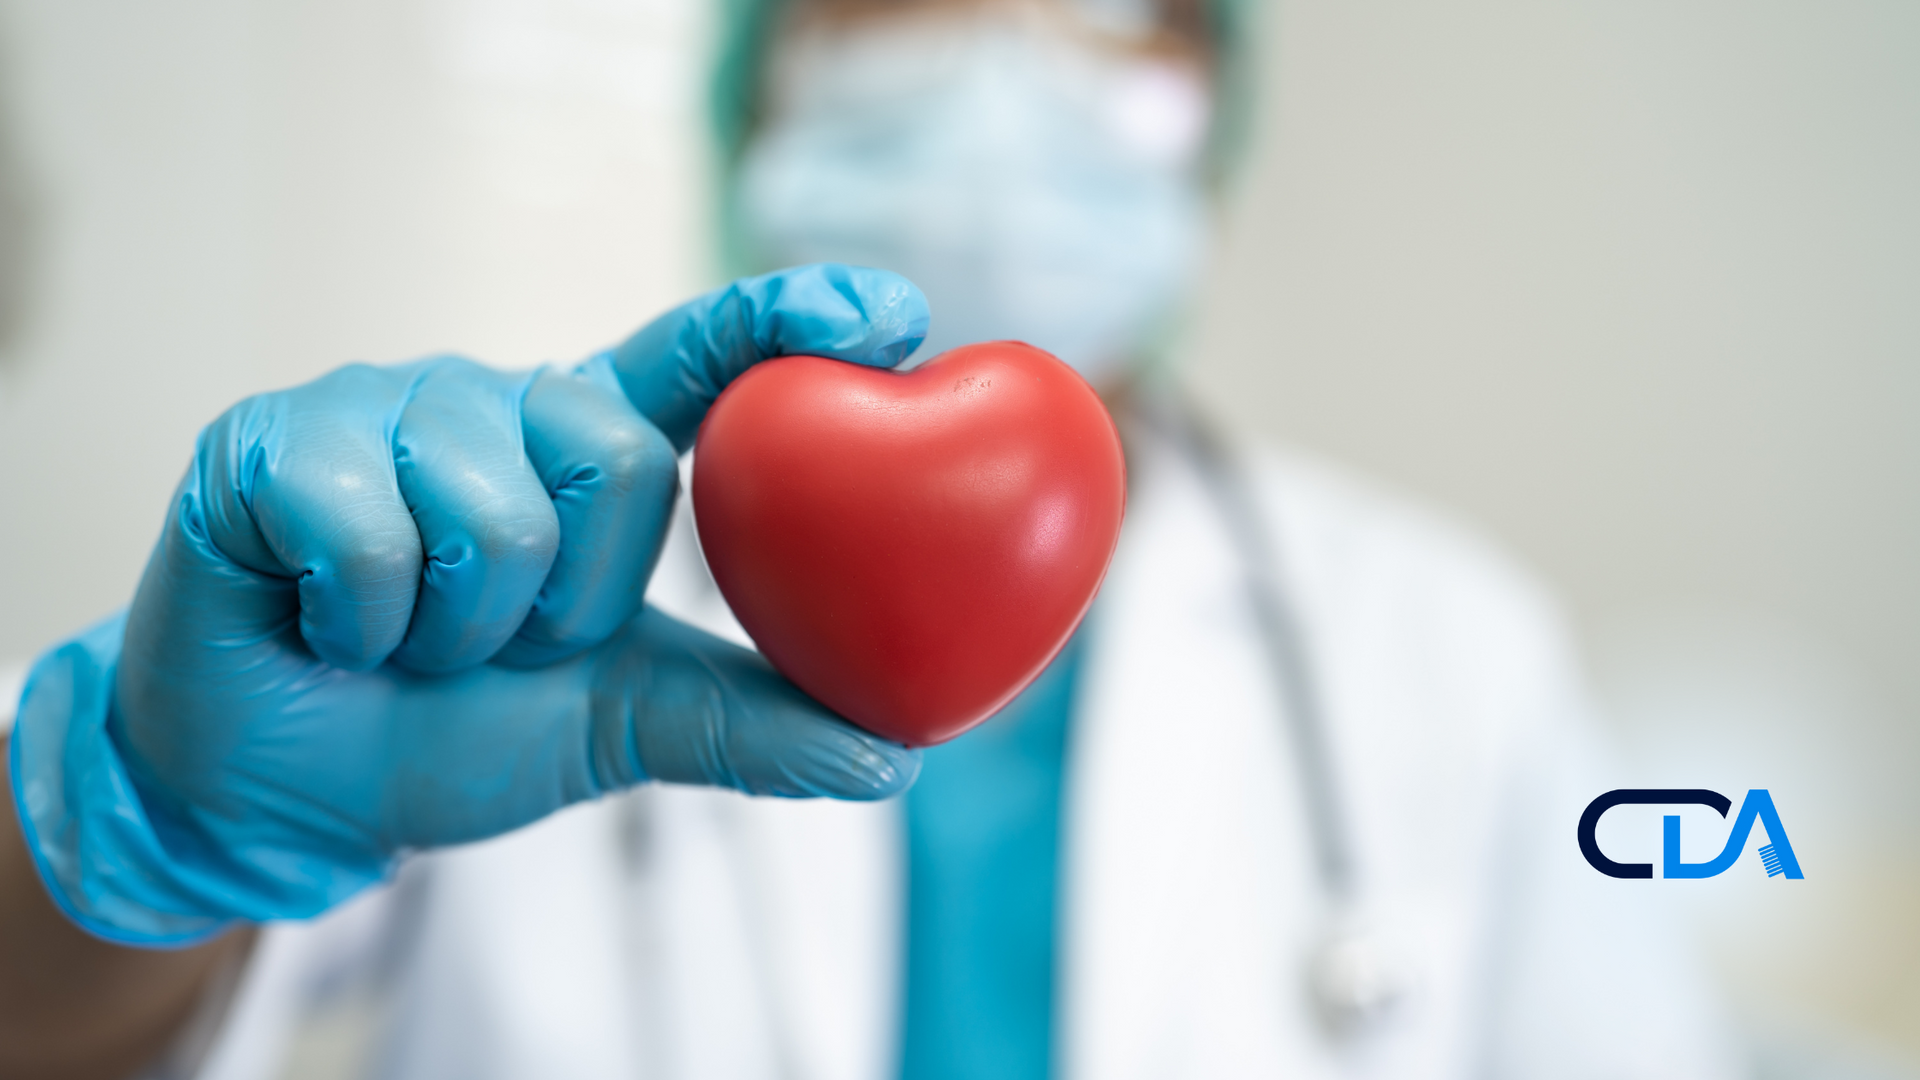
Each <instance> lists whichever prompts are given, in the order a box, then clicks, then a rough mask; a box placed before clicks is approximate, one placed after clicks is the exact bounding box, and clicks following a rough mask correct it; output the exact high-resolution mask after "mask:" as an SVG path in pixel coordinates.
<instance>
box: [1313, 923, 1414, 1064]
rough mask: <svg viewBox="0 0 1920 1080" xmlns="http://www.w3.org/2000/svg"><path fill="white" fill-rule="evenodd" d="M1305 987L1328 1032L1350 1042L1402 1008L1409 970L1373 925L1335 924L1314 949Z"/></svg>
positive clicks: (1410, 976) (1410, 975) (1409, 991)
mask: <svg viewBox="0 0 1920 1080" xmlns="http://www.w3.org/2000/svg"><path fill="white" fill-rule="evenodd" d="M1307 988H1308V990H1309V992H1310V993H1311V994H1312V997H1313V1003H1314V1007H1315V1009H1316V1010H1317V1011H1318V1013H1319V1015H1320V1022H1321V1025H1322V1026H1323V1027H1324V1028H1325V1030H1326V1032H1327V1034H1328V1035H1329V1036H1330V1037H1332V1038H1333V1039H1334V1040H1336V1041H1338V1042H1343V1043H1344V1042H1353V1041H1357V1040H1359V1039H1362V1038H1365V1037H1367V1036H1369V1035H1372V1034H1374V1033H1377V1032H1378V1031H1380V1030H1381V1029H1382V1028H1384V1027H1385V1026H1386V1025H1387V1023H1388V1022H1389V1021H1390V1020H1391V1019H1392V1018H1393V1017H1394V1016H1395V1015H1396V1014H1398V1013H1399V1012H1401V1011H1402V1009H1404V1008H1405V1006H1406V1003H1407V999H1408V998H1409V997H1410V996H1411V994H1412V990H1413V971H1412V968H1411V966H1410V965H1409V964H1408V962H1407V958H1406V954H1405V953H1404V952H1403V951H1402V950H1400V949H1397V948H1395V947H1394V945H1393V943H1392V942H1390V941H1388V940H1387V939H1386V938H1385V937H1384V936H1382V935H1381V934H1380V933H1378V932H1377V931H1373V930H1369V929H1366V928H1364V927H1358V926H1335V927H1334V928H1332V929H1331V930H1329V931H1328V932H1327V933H1326V934H1325V935H1324V936H1323V937H1322V938H1321V939H1320V942H1319V944H1318V946H1317V947H1316V948H1315V949H1314V951H1313V954H1312V956H1311V958H1310V960H1309V963H1308V967H1307Z"/></svg>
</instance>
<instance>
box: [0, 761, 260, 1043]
mask: <svg viewBox="0 0 1920 1080" xmlns="http://www.w3.org/2000/svg"><path fill="white" fill-rule="evenodd" d="M5 749H6V742H5V741H4V740H0V761H4V759H5ZM253 937H254V935H253V932H252V931H251V930H248V931H245V932H238V933H229V934H225V935H222V936H221V937H218V938H215V939H214V940H212V941H209V942H206V943H204V944H201V945H196V946H193V947H192V948H186V949H168V950H162V949H135V948H127V947H125V946H120V945H113V944H110V943H108V942H105V941H102V940H100V939H99V938H96V937H93V936H91V935H89V934H87V933H86V932H85V931H82V930H81V929H80V928H79V927H77V926H75V925H74V924H73V923H72V922H70V921H68V919H67V918H66V916H64V915H62V914H61V913H60V911H59V909H58V908H56V907H55V906H54V904H53V901H52V900H51V899H50V898H49V897H48V896H47V893H46V890H45V888H44V887H43V886H42V884H41V882H40V878H39V875H38V873H37V872H36V871H35V870H34V867H33V861H32V857H31V856H30V855H29V854H28V852H27V848H26V843H25V841H24V840H23V838H22V836H21V833H20V825H19V822H18V821H17V820H16V818H15V815H14V803H13V792H12V789H11V785H10V783H9V781H8V777H7V770H5V769H0V1077H11V1076H22V1077H26V1076H31V1077H37V1078H41V1077H43V1078H47V1080H68V1078H72V1080H81V1078H87V1080H91V1078H95V1077H98V1078H100V1080H109V1078H120V1077H127V1076H131V1075H133V1074H134V1073H136V1072H137V1071H138V1070H139V1069H140V1068H141V1066H143V1065H145V1064H146V1063H147V1062H149V1061H152V1060H153V1059H154V1058H156V1057H157V1056H159V1055H160V1054H161V1053H162V1052H164V1051H165V1050H166V1048H167V1047H168V1045H169V1044H170V1043H171V1042H172V1040H173V1038H174V1036H175V1035H176V1034H177V1033H178V1032H179V1031H180V1029H181V1028H182V1026H183V1025H185V1024H186V1022H187V1020H188V1019H189V1018H190V1017H191V1016H192V1015H193V1012H194V1008H195V1006H196V1005H197V1004H198V1003H199V1000H200V997H201V995H202V994H203V993H204V992H205V991H206V989H207V987H208V986H209V984H210V983H211V982H212V980H213V978H214V976H215V975H216V974H217V973H218V972H219V971H220V970H221V969H222V967H223V965H224V964H226V963H227V962H229V961H232V960H237V959H238V958H239V957H240V956H242V955H244V954H245V952H246V951H247V950H249V949H251V948H252V945H253Z"/></svg>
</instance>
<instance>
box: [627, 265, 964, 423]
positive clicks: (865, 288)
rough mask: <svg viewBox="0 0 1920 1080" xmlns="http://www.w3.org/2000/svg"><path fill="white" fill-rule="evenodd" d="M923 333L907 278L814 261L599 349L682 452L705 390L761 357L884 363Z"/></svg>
mask: <svg viewBox="0 0 1920 1080" xmlns="http://www.w3.org/2000/svg"><path fill="white" fill-rule="evenodd" d="M926 336H927V298H926V296H924V295H923V294H922V293H921V292H920V289H919V288H918V287H917V286H915V285H914V284H913V283H912V282H910V281H908V280H907V279H906V278H903V277H901V276H900V275H898V274H895V273H891V272H889V271H886V270H870V269H867V268H865V267H859V266H843V265H841V264H839V263H817V264H815V265H812V266H800V267H794V268H792V269H789V270H778V271H775V272H773V273H771V274H763V275H761V276H760V277H755V278H743V279H741V280H739V281H736V282H734V283H733V284H731V285H728V286H726V287H725V288H722V289H716V290H715V291H713V292H710V293H708V294H706V295H705V296H702V297H699V298H698V299H695V300H691V301H688V302H687V303H685V304H682V305H680V306H679V307H677V308H675V309H673V310H672V311H670V312H668V313H666V314H665V315H662V316H661V317H660V318H658V319H655V320H654V321H653V322H651V323H648V324H647V325H646V326H644V327H642V328H641V329H640V331H639V332H638V333H636V334H634V335H633V336H632V337H631V338H628V339H627V341H626V342H625V343H624V344H622V345H620V346H619V347H618V348H615V349H613V350H612V351H611V353H609V354H604V355H607V356H609V357H610V358H611V360H612V362H613V369H614V373H615V374H616V375H617V376H618V377H619V380H620V387H621V389H622V390H624V391H626V395H627V400H629V401H631V402H633V406H634V408H636V409H639V410H640V412H641V414H642V415H644V416H645V417H646V418H647V419H648V420H651V421H652V422H653V424H654V426H655V427H658V428H659V429H660V430H661V431H662V432H664V433H665V434H666V436H667V438H668V439H671V440H672V441H673V447H674V449H675V450H676V451H682V452H684V451H685V450H686V449H687V447H689V446H691V445H693V436H694V433H695V432H696V431H698V430H699V427H700V421H701V419H702V418H704V417H705V416H706V415H707V408H708V407H709V406H711V405H712V404H713V399H714V398H716V397H718V396H719V395H720V391H722V390H725V389H726V388H727V384H728V383H730V382H732V381H733V380H734V379H736V378H738V377H739V376H740V375H741V374H743V373H744V372H745V371H746V370H747V369H748V368H750V367H752V366H753V365H755V364H757V363H759V362H760V361H762V360H767V359H771V358H772V357H775V356H786V355H790V354H793V353H811V354H813V355H816V356H827V357H832V358H833V359H835V360H847V361H851V362H852V363H856V364H865V365H867V366H869V367H884V368H890V367H893V366H895V365H897V364H899V363H900V362H901V361H902V360H905V359H906V358H907V356H908V355H909V354H911V353H912V352H913V350H914V349H916V348H919V346H920V342H921V341H922V340H923V339H925V338H926Z"/></svg>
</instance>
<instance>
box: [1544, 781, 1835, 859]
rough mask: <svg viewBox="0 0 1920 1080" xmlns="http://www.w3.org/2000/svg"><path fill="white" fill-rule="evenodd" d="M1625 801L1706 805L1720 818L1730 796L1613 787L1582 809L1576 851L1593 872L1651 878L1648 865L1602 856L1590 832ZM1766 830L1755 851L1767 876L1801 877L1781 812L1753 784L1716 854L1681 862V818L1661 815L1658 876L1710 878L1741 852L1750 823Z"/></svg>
mask: <svg viewBox="0 0 1920 1080" xmlns="http://www.w3.org/2000/svg"><path fill="white" fill-rule="evenodd" d="M1625 804H1646V805H1653V806H1691V805H1700V806H1711V807H1713V808H1714V810H1716V811H1718V812H1719V814H1720V816H1721V817H1726V816H1727V811H1728V810H1731V809H1733V800H1731V799H1729V798H1727V797H1726V796H1725V795H1722V794H1720V793H1719V792H1717V791H1708V790H1707V789H1705V788H1617V789H1615V790H1613V791H1609V792H1607V793H1606V794H1605V795H1602V796H1600V797H1599V798H1597V799H1595V800H1593V801H1592V802H1590V803H1588V804H1587V810H1586V812H1585V813H1583V814H1581V815H1580V854H1582V855H1585V856H1586V857H1587V862H1588V863H1589V864H1591V865H1592V866H1593V868H1594V869H1595V870H1598V871H1600V872H1601V873H1603V874H1605V875H1607V876H1608V877H1617V878H1650V877H1652V876H1653V864H1652V863H1618V862H1614V861H1613V860H1612V859H1609V858H1607V857H1606V855H1604V854H1602V853H1601V851H1600V843H1599V841H1597V840H1595V839H1594V836H1593V833H1594V830H1595V829H1596V828H1598V827H1599V825H1600V816H1601V815H1602V814H1605V813H1606V812H1607V811H1609V810H1611V809H1613V808H1614V807H1616V806H1621V805H1625ZM1756 821H1757V822H1759V823H1760V826H1761V827H1762V828H1764V829H1766V830H1767V843H1766V845H1765V846H1764V847H1762V848H1761V849H1760V862H1761V864H1762V865H1763V866H1765V867H1766V868H1767V876H1768V877H1779V876H1780V875H1781V874H1785V875H1786V876H1787V877H1790V878H1803V877H1805V876H1806V875H1805V874H1802V873H1801V872H1800V861H1799V860H1798V859H1796V858H1794V857H1793V845H1792V844H1790V843H1788V842H1787V830H1786V829H1785V828H1784V827H1783V826H1781V824H1780V814H1779V812H1778V811H1776V810H1774V808H1773V796H1771V795H1769V794H1767V790H1766V789H1765V788H1754V789H1753V790H1752V791H1749V792H1747V798H1746V801H1745V802H1742V803H1741V804H1740V816H1739V817H1737V818H1735V819H1734V820H1733V832H1732V833H1730V834H1728V836H1727V846H1726V847H1725V848H1723V849H1722V850H1721V852H1720V854H1719V855H1718V856H1717V857H1716V858H1714V859H1712V860H1710V861H1708V862H1703V863H1690V862H1681V861H1680V817H1679V815H1677V814H1668V815H1666V820H1665V823H1664V824H1665V828H1664V829H1663V830H1662V834H1661V844H1660V854H1661V866H1660V876H1661V877H1669V878H1710V877H1713V876H1715V875H1717V874H1724V873H1726V872H1727V869H1728V868H1729V867H1731V866H1732V865H1733V864H1734V861H1735V860H1737V859H1739V858H1740V853H1741V852H1742V851H1745V850H1746V847H1747V836H1748V835H1749V834H1751V833H1752V832H1753V824H1754V822H1756Z"/></svg>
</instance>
